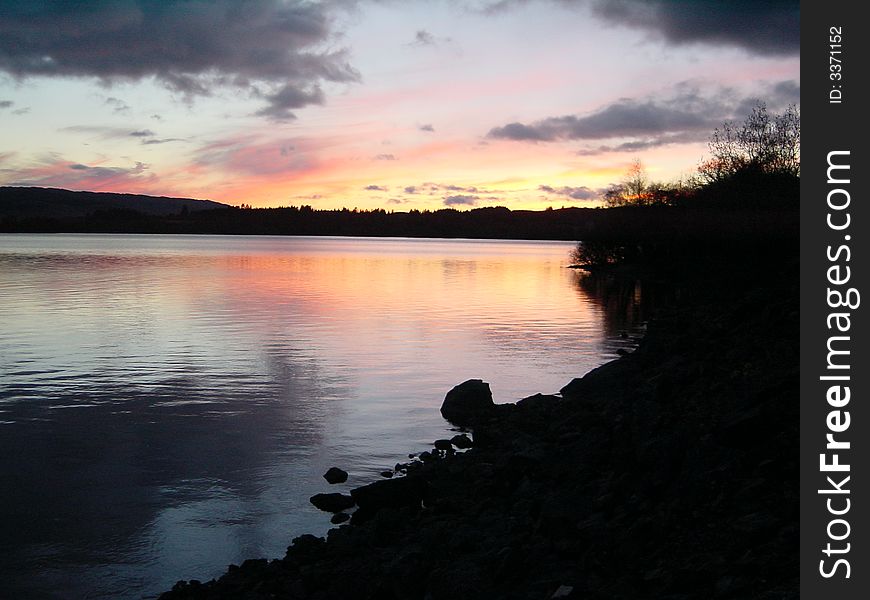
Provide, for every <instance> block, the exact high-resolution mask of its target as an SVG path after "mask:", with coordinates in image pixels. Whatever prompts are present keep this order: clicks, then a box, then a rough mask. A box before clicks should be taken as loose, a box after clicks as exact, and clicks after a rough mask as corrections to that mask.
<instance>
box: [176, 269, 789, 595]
mask: <svg viewBox="0 0 870 600" xmlns="http://www.w3.org/2000/svg"><path fill="white" fill-rule="evenodd" d="M768 266H775V267H776V268H775V269H773V270H771V269H768V268H765V266H764V263H763V261H762V262H760V263H758V264H756V265H751V266H746V265H744V266H743V267H737V268H733V269H731V270H730V271H728V272H724V273H720V272H717V273H715V274H713V273H710V272H696V273H693V274H692V275H690V276H688V277H686V275H685V272H686V271H685V270H684V271H683V274H681V275H680V276H679V278H678V281H679V283H680V285H682V286H683V290H682V292H681V299H680V303H679V305H676V306H673V307H671V308H670V309H668V310H667V311H666V312H665V313H664V314H661V315H659V316H658V317H657V318H655V319H653V320H652V321H651V322H650V324H649V327H648V329H647V332H646V335H645V336H644V338H643V339H642V340H641V342H640V345H639V346H638V348H637V349H636V350H635V351H634V352H632V353H630V354H628V355H626V356H622V357H620V358H618V359H615V360H613V361H610V362H608V363H605V364H604V365H602V366H600V367H598V368H597V369H594V370H593V371H591V372H590V373H588V374H587V375H585V376H584V377H582V378H579V379H575V380H573V381H572V382H570V383H568V384H567V385H566V386H565V387H563V388H562V390H561V393H562V397H561V398H560V397H558V396H555V395H553V396H545V395H537V396H532V397H530V398H527V399H524V400H521V401H520V402H518V403H516V404H498V405H495V407H494V409H493V410H492V411H490V413H489V414H488V416H486V417H484V418H480V419H478V420H476V421H475V422H474V423H473V426H472V427H471V430H472V432H473V433H472V438H473V447H472V448H471V449H469V450H467V451H466V452H462V453H455V452H453V451H452V449H450V450H447V447H446V446H445V445H444V444H443V441H442V443H441V444H440V446H441V448H437V447H436V449H434V450H432V451H430V453H429V455H428V456H426V457H425V459H424V460H419V459H416V460H414V461H412V463H407V464H406V465H404V466H400V465H397V467H400V469H399V470H400V471H407V475H405V476H403V477H394V478H391V479H383V480H380V481H377V482H374V483H371V484H368V485H366V486H362V487H360V488H356V489H355V490H354V491H353V493H352V495H353V497H354V500H355V502H356V504H357V505H358V506H359V508H358V509H357V511H356V512H355V513H354V514H353V516H352V517H351V519H350V520H351V523H350V524H349V525H343V526H341V527H338V528H336V529H332V530H330V532H329V534H328V536H327V538H326V539H325V540H324V539H323V538H317V537H315V536H312V535H303V536H300V537H298V538H296V539H295V540H294V541H293V545H291V546H290V547H289V548H288V552H287V555H286V556H285V557H284V558H281V559H275V560H271V561H270V560H266V559H253V560H248V561H245V562H244V563H243V564H242V565H241V566H230V568H229V570H228V571H227V573H225V574H224V575H223V576H222V577H220V578H219V579H218V580H212V581H210V582H207V583H200V582H197V581H194V580H192V581H190V582H179V583H178V584H176V585H175V586H174V587H173V589H172V590H171V591H169V592H166V593H164V594H163V595H162V596H160V598H161V599H163V600H172V599H180V598H252V599H253V598H271V597H282V598H324V599H325V598H396V599H400V598H401V599H404V598H409V599H410V598H420V599H424V598H428V599H431V600H439V599H442V598H444V599H448V598H449V599H451V600H452V599H460V598H469V599H470V598H517V599H519V598H646V597H649V598H664V597H667V598H693V597H699V596H703V597H709V598H732V597H733V598H745V597H748V596H751V597H755V598H786V597H797V594H798V566H797V553H796V552H795V550H794V549H795V548H796V547H797V544H798V527H797V521H798V519H797V511H798V499H797V482H798V471H797V468H798V463H797V441H798V437H797V428H798V406H797V402H796V400H795V399H796V398H797V385H798V384H797V369H798V366H797V356H798V347H797V331H798V325H797V317H798V298H797V277H796V271H797V261H796V259H789V257H788V256H787V257H786V258H785V260H784V261H783V260H782V258H781V257H780V260H779V261H777V264H776V265H772V264H768ZM689 270H691V269H689ZM457 383H458V382H457ZM411 465H413V466H411ZM324 491H328V485H326V484H325V485H324ZM324 518H325V519H327V518H329V517H328V516H327V513H324Z"/></svg>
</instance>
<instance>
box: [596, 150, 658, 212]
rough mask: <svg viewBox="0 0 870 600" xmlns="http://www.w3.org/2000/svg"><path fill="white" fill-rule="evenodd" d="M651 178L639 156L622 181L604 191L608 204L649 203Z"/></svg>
mask: <svg viewBox="0 0 870 600" xmlns="http://www.w3.org/2000/svg"><path fill="white" fill-rule="evenodd" d="M648 188H649V178H648V177H647V174H646V169H645V168H644V166H643V163H642V162H641V161H640V159H639V158H636V159H634V160H633V161H632V163H631V166H630V167H629V168H628V171H627V172H626V174H625V177H624V178H623V180H622V181H621V182H620V183H617V184H615V185H612V186H610V188H608V189H607V191H606V192H604V202H605V203H606V204H607V206H610V207H614V206H644V205H646V204H648V203H649V200H650V198H649V194H648V193H647V191H648Z"/></svg>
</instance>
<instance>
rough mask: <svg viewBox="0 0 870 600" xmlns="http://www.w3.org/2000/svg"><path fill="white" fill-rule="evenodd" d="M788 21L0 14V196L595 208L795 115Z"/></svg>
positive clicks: (262, 11)
mask: <svg viewBox="0 0 870 600" xmlns="http://www.w3.org/2000/svg"><path fill="white" fill-rule="evenodd" d="M799 67H800V55H799V2H797V1H792V0H789V1H769V2H753V1H750V0H735V1H732V2H721V1H718V0H697V1H690V0H674V1H666V0H652V1H644V0H476V1H475V0H325V1H321V2H310V1H295V0H257V1H253V0H251V1H245V0H116V1H111V2H108V1H105V2H104V1H98V0H95V1H89V2H68V1H65V0H21V1H15V0H0V185H16V186H43V187H60V188H66V189H72V190H92V191H111V192H128V193H142V194H151V195H163V196H181V197H191V198H202V199H211V200H217V201H220V202H226V203H228V204H232V205H239V204H251V205H253V206H263V207H266V206H290V205H297V206H298V205H303V204H307V205H311V206H313V207H314V208H324V209H326V208H342V207H347V208H359V209H372V208H384V209H387V210H396V211H406V210H411V209H419V210H424V209H429V210H437V209H440V208H445V207H452V208H458V209H467V208H473V207H482V206H507V207H509V208H512V209H544V208H547V207H554V208H559V207H562V206H595V205H597V204H600V199H601V195H602V193H603V190H605V189H606V188H607V187H608V186H609V185H611V184H613V183H615V182H618V181H619V180H620V179H621V178H622V177H623V176H624V174H625V173H626V171H627V169H628V168H629V167H630V165H631V164H632V162H633V161H635V160H636V159H639V160H640V161H641V162H642V164H643V166H644V167H645V169H646V171H647V173H648V176H649V178H650V179H651V180H655V181H662V182H675V181H679V180H685V179H686V178H688V177H690V176H691V175H692V174H693V173H694V172H695V170H696V168H697V165H698V164H699V162H700V161H701V160H702V159H703V158H704V157H705V155H707V141H708V139H709V136H710V134H711V132H712V131H713V129H714V128H716V127H718V126H720V125H721V124H722V123H723V122H725V121H729V120H730V121H736V122H740V121H742V120H743V118H744V117H745V116H746V115H747V114H748V113H749V112H750V110H751V109H752V107H753V106H754V105H755V104H756V103H757V102H759V101H762V102H764V103H766V105H767V107H768V109H769V110H772V111H774V112H779V111H782V110H783V109H785V108H786V107H787V106H788V105H789V104H798V105H799V103H800V76H799Z"/></svg>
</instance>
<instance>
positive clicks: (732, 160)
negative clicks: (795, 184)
mask: <svg viewBox="0 0 870 600" xmlns="http://www.w3.org/2000/svg"><path fill="white" fill-rule="evenodd" d="M709 148H710V154H711V155H712V157H711V158H710V160H708V161H706V162H704V163H702V164H701V165H700V167H699V168H698V172H699V174H700V176H701V178H702V180H703V181H705V182H706V183H714V182H718V181H722V180H725V179H728V178H730V177H732V176H734V175H736V174H738V173H745V172H754V173H759V174H776V175H790V176H794V177H799V176H800V165H801V162H800V148H801V118H800V109H798V107H797V106H796V105H794V104H792V105H790V106H789V107H788V108H787V109H786V110H785V112H783V113H782V114H778V115H777V114H774V115H771V114H770V113H768V111H767V105H766V104H765V103H764V102H759V103H758V104H756V105H755V107H754V108H753V109H752V112H751V113H750V114H749V116H748V117H746V120H745V121H744V122H743V124H742V125H736V124H734V123H733V122H730V121H729V122H726V123H724V124H723V125H722V127H719V128H717V129H716V130H715V131H713V134H712V136H711V137H710V143H709Z"/></svg>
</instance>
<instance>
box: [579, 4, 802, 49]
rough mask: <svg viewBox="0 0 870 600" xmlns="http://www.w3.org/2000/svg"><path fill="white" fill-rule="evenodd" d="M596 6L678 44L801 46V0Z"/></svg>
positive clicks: (608, 17)
mask: <svg viewBox="0 0 870 600" xmlns="http://www.w3.org/2000/svg"><path fill="white" fill-rule="evenodd" d="M563 2H565V3H568V4H571V3H572V2H568V1H566V0H563ZM592 11H593V13H594V14H595V15H596V16H598V17H599V18H601V19H603V20H605V21H608V22H610V23H614V24H618V25H625V26H628V27H632V28H635V29H641V30H645V31H649V32H650V33H652V34H654V35H656V36H657V37H660V38H661V39H663V40H664V41H665V42H667V43H669V44H672V45H684V44H694V43H704V44H711V45H719V46H736V47H739V48H743V49H744V50H747V51H749V52H752V53H755V54H761V55H795V54H797V53H798V52H799V51H800V2H799V1H798V0H768V1H766V2H752V1H750V0H739V1H737V2H721V0H693V1H686V2H672V1H668V0H595V1H594V2H592Z"/></svg>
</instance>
